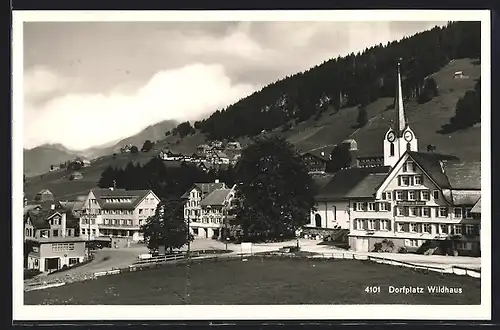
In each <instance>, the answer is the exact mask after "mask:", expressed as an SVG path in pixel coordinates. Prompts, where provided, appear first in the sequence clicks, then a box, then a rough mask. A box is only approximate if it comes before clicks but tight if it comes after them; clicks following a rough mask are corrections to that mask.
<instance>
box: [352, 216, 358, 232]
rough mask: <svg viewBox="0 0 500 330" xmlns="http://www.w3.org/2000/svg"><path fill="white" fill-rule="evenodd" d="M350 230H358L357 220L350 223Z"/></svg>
mask: <svg viewBox="0 0 500 330" xmlns="http://www.w3.org/2000/svg"><path fill="white" fill-rule="evenodd" d="M352 229H354V230H356V229H358V220H357V219H356V220H354V221H353V222H352Z"/></svg>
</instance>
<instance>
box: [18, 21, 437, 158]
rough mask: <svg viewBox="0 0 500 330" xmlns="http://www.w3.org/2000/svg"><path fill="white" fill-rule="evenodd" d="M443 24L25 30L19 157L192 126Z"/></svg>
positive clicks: (74, 25)
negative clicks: (273, 88)
mask: <svg viewBox="0 0 500 330" xmlns="http://www.w3.org/2000/svg"><path fill="white" fill-rule="evenodd" d="M444 24H446V22H415V21H413V22H394V21H393V22H383V21H379V22H215V21H214V22H26V23H24V32H23V33H24V36H23V45H24V46H23V48H24V50H23V51H24V54H23V55H24V73H23V80H24V147H25V148H33V147H36V146H38V145H41V144H44V143H61V144H63V145H64V146H65V147H67V148H69V149H72V150H83V149H85V148H89V147H92V146H97V145H102V144H105V143H108V142H110V141H115V140H118V139H121V138H124V137H128V136H131V135H134V134H136V133H138V132H140V131H141V130H142V129H144V128H146V127H147V126H149V125H152V124H155V123H158V122H160V121H163V120H167V119H174V120H177V121H185V120H191V121H193V120H198V119H202V118H205V117H207V116H209V115H210V114H211V113H212V112H214V111H216V110H217V109H221V108H224V107H226V106H228V105H230V104H232V103H234V102H236V101H238V100H239V99H241V98H242V97H245V96H247V95H250V94H251V93H253V92H254V91H256V90H259V89H261V88H262V87H263V86H265V85H267V84H269V83H271V82H274V81H276V80H278V79H281V78H284V77H286V76H287V75H292V74H294V73H297V72H300V71H304V70H307V69H308V68H310V67H313V66H315V65H318V64H321V63H323V62H324V61H326V60H328V59H331V58H335V57H337V56H343V55H347V54H349V53H351V52H358V51H362V50H363V49H365V48H367V47H370V46H373V45H376V44H379V43H383V44H384V43H387V42H389V41H392V40H398V39H401V38H402V37H404V36H408V35H412V34H415V33H417V32H420V31H424V30H427V29H430V28H432V27H434V26H436V25H444Z"/></svg>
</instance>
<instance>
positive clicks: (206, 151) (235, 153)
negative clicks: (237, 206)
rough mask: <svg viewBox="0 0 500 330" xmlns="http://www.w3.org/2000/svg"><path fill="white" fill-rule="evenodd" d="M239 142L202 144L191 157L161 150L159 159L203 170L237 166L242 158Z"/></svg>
mask: <svg viewBox="0 0 500 330" xmlns="http://www.w3.org/2000/svg"><path fill="white" fill-rule="evenodd" d="M241 149H242V148H241V145H240V143H239V142H228V143H226V144H225V145H224V143H223V142H221V141H212V142H211V143H210V144H201V145H199V146H198V147H197V148H196V152H195V153H193V154H191V155H183V154H178V153H174V152H172V151H170V150H160V151H159V153H158V157H159V158H160V159H162V160H164V161H166V162H186V163H194V164H197V165H198V167H200V168H201V169H203V170H209V169H211V168H225V167H228V166H229V165H233V166H234V165H236V163H237V162H238V159H239V158H240V156H241Z"/></svg>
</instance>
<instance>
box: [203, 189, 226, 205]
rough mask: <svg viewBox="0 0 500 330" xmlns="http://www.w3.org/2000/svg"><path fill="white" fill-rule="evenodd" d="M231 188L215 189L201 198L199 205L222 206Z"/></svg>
mask: <svg viewBox="0 0 500 330" xmlns="http://www.w3.org/2000/svg"><path fill="white" fill-rule="evenodd" d="M230 192H231V189H216V190H214V191H212V192H211V193H210V194H208V195H207V197H205V198H204V199H202V200H201V202H200V206H222V205H224V200H225V199H226V198H227V196H228V195H229V193H230Z"/></svg>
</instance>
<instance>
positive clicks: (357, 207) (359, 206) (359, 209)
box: [354, 202, 364, 211]
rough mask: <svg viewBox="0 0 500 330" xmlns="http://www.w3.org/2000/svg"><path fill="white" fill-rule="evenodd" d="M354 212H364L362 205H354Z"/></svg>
mask: <svg viewBox="0 0 500 330" xmlns="http://www.w3.org/2000/svg"><path fill="white" fill-rule="evenodd" d="M354 211H364V205H363V203H359V202H356V203H354Z"/></svg>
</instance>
